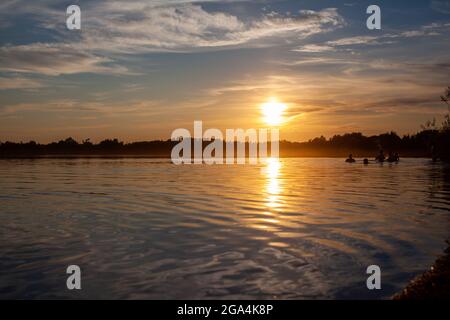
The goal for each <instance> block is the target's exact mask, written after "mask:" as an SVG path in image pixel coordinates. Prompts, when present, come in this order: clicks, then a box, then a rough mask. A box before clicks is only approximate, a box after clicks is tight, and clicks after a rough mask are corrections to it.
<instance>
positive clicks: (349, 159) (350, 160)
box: [345, 153, 355, 163]
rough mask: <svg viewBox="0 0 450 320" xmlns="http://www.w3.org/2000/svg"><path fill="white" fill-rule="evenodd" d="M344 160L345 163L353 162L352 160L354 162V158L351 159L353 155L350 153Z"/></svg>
mask: <svg viewBox="0 0 450 320" xmlns="http://www.w3.org/2000/svg"><path fill="white" fill-rule="evenodd" d="M345 162H347V163H353V162H355V159H353V155H352V154H351V153H350V154H349V155H348V159H347V160H345Z"/></svg>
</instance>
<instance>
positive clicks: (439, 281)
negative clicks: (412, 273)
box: [392, 241, 450, 300]
mask: <svg viewBox="0 0 450 320" xmlns="http://www.w3.org/2000/svg"><path fill="white" fill-rule="evenodd" d="M447 244H448V247H447V249H446V250H445V251H444V254H443V255H442V256H440V257H439V258H438V259H437V260H436V261H435V262H434V264H433V265H432V266H431V268H430V270H428V271H425V272H424V273H423V274H421V275H419V276H417V277H416V278H414V279H413V280H412V281H411V282H410V283H409V284H408V285H407V286H406V288H405V289H403V291H401V292H399V293H397V294H395V295H394V296H393V297H392V299H393V300H450V242H449V241H447Z"/></svg>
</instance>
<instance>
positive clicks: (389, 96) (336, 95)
mask: <svg viewBox="0 0 450 320" xmlns="http://www.w3.org/2000/svg"><path fill="white" fill-rule="evenodd" d="M71 4H76V5H78V6H79V7H80V8H81V30H68V29H67V27H66V8H67V7H68V6H69V5H71ZM371 4H376V5H378V6H379V7H380V9H381V30H369V29H368V28H367V26H366V20H367V18H368V17H369V14H367V13H366V9H367V7H368V6H369V5H371ZM449 35H450V1H437V0H432V1H430V0H415V1H414V0H413V1H381V0H380V1H378V0H377V1H373V0H371V1H364V0H362V1H352V0H345V1H317V0H316V1H313V0H307V1H302V0H294V1H285V0H261V1H256V0H255V1H233V0H209V1H192V0H154V1H151V0H147V1H143V0H129V1H115V0H108V1H106V0H104V1H99V0H89V1H87V0H85V1H76V0H72V1H61V0H35V1H26V0H3V1H2V2H1V3H0V141H7V140H8V141H24V142H25V141H29V140H34V141H37V142H41V143H46V142H50V141H58V140H60V139H64V138H66V137H69V136H70V137H73V138H75V139H77V140H79V141H81V140H83V139H87V138H90V139H91V141H100V140H102V139H106V138H118V139H120V140H122V141H126V142H129V141H141V140H153V139H168V138H170V135H171V133H172V131H173V130H175V129H177V128H187V129H189V130H191V131H192V130H193V122H194V120H201V121H203V127H204V128H205V129H206V128H218V129H221V130H225V129H227V128H230V129H232V128H244V129H248V128H255V129H258V128H267V127H270V124H269V123H267V121H265V120H264V117H263V116H262V112H261V106H262V105H264V103H266V102H267V101H270V100H271V99H276V100H277V101H278V102H280V103H283V104H284V105H285V106H286V109H285V111H284V118H283V120H284V121H283V123H282V124H280V125H279V129H280V136H281V139H287V140H291V141H305V140H308V139H311V138H314V137H317V136H321V135H323V136H325V137H330V136H333V135H335V134H343V133H346V132H362V133H364V134H366V135H372V134H379V133H383V132H387V131H391V130H393V131H396V132H397V133H399V134H407V133H415V132H417V131H419V130H420V125H421V124H423V123H425V122H426V121H427V120H430V119H432V118H433V117H436V118H437V119H438V121H439V120H440V119H441V117H442V115H443V114H444V113H445V111H446V107H445V105H444V104H443V103H442V102H440V101H439V96H440V95H442V94H443V92H444V90H445V88H446V87H447V86H449V85H450V41H449V40H450V37H449Z"/></svg>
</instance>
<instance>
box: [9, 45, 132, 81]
mask: <svg viewBox="0 0 450 320" xmlns="http://www.w3.org/2000/svg"><path fill="white" fill-rule="evenodd" d="M111 63H112V60H111V59H109V58H107V57H102V56H98V55H94V54H92V53H88V52H86V51H82V50H80V49H79V48H77V46H72V45H67V44H45V43H33V44H29V45H19V46H3V47H0V71H4V72H5V71H6V72H19V73H37V74H43V75H49V76H57V75H61V74H74V73H86V72H90V73H113V74H124V73H126V72H127V69H126V68H125V67H122V66H118V65H114V64H111Z"/></svg>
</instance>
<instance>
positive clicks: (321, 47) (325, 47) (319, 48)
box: [293, 44, 335, 53]
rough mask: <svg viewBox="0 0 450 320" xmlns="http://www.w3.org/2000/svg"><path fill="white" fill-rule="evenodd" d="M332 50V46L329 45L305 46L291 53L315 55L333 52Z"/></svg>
mask: <svg viewBox="0 0 450 320" xmlns="http://www.w3.org/2000/svg"><path fill="white" fill-rule="evenodd" d="M334 50H335V48H334V47H333V46H329V45H324V44H307V45H304V46H302V47H300V48H297V49H294V50H293V51H297V52H310V53H317V52H326V51H334Z"/></svg>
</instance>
